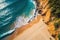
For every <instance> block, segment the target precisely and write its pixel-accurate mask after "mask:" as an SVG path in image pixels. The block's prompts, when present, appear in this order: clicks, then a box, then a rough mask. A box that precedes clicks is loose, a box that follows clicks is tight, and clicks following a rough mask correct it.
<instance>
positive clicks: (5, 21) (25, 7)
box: [0, 0, 34, 38]
mask: <svg viewBox="0 0 60 40" xmlns="http://www.w3.org/2000/svg"><path fill="white" fill-rule="evenodd" d="M2 4H4V5H3V6H0V38H1V37H3V36H5V35H3V36H1V35H2V34H4V33H6V32H8V31H10V30H11V27H10V25H11V24H13V23H14V21H15V20H16V17H18V16H22V15H23V14H24V15H25V16H27V17H28V16H29V15H30V14H29V13H30V11H31V10H32V9H34V4H33V3H32V2H30V0H5V1H3V0H1V2H0V5H2ZM13 28H14V27H12V29H13Z"/></svg>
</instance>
